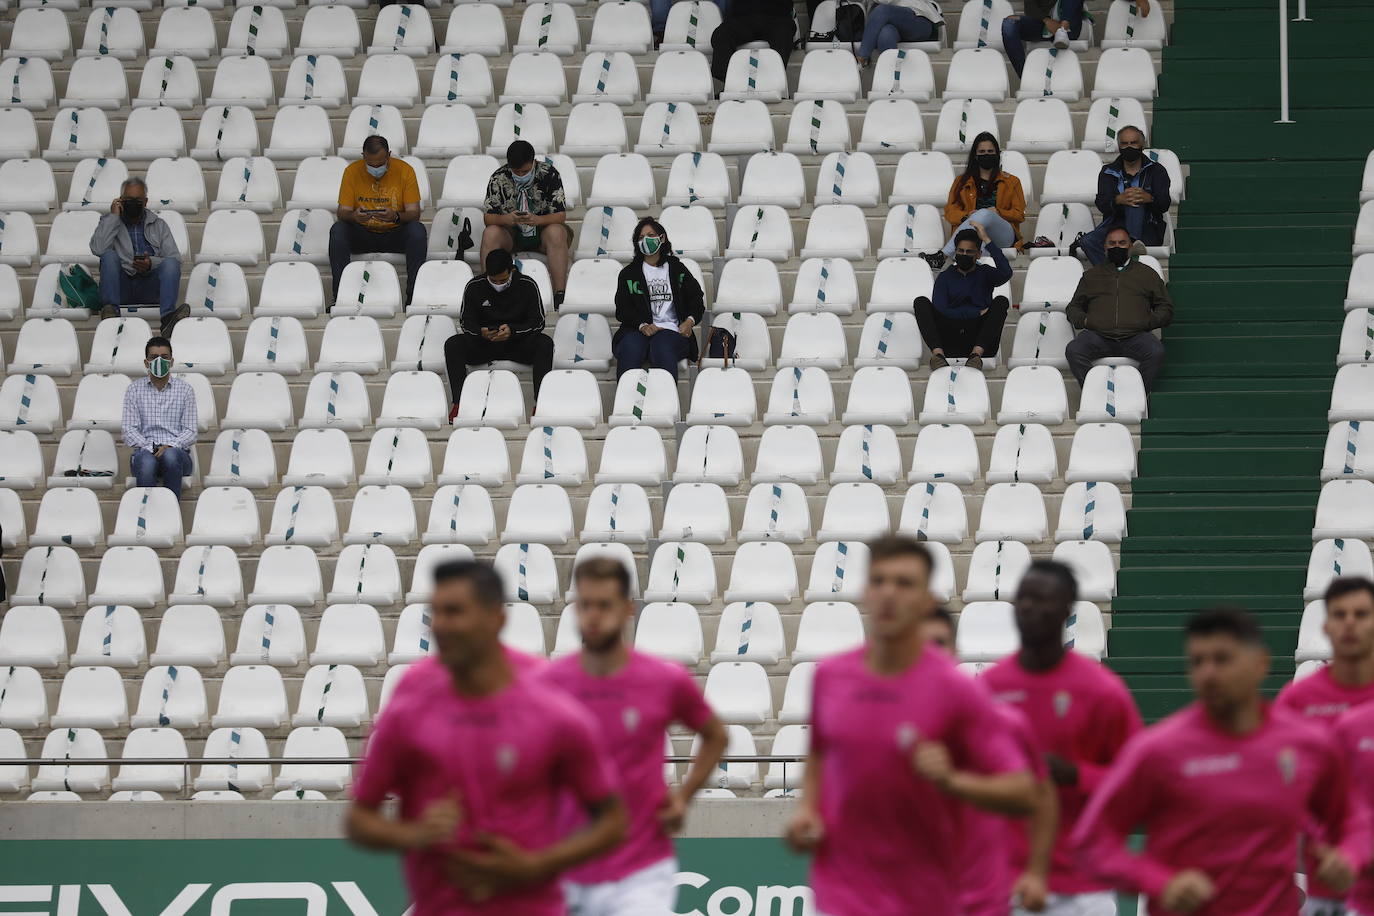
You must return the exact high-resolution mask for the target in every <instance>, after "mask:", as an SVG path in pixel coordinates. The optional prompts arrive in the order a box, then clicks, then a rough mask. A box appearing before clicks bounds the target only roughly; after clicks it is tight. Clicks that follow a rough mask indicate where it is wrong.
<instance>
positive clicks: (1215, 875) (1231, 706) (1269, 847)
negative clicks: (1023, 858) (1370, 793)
mask: <svg viewBox="0 0 1374 916" xmlns="http://www.w3.org/2000/svg"><path fill="white" fill-rule="evenodd" d="M1186 653H1187V657H1188V676H1189V679H1190V680H1191V682H1192V685H1193V690H1194V692H1195V693H1196V694H1197V697H1198V702H1196V703H1194V704H1192V705H1190V706H1188V707H1186V708H1184V709H1183V710H1181V711H1179V712H1177V713H1175V714H1174V715H1172V716H1170V717H1169V718H1167V719H1165V720H1164V721H1163V722H1160V723H1159V724H1157V725H1155V726H1154V727H1152V728H1149V729H1146V730H1145V731H1144V732H1141V733H1140V734H1138V735H1136V736H1135V737H1134V738H1132V739H1131V740H1130V741H1129V742H1128V743H1127V744H1126V747H1125V749H1124V750H1123V751H1122V753H1121V756H1120V757H1119V758H1117V761H1116V763H1115V764H1113V765H1112V768H1111V770H1110V771H1109V772H1108V774H1107V776H1106V778H1105V779H1104V780H1103V781H1102V784H1101V786H1099V787H1098V790H1097V792H1096V793H1094V795H1093V797H1092V799H1091V800H1090V801H1089V802H1088V808H1087V810H1086V811H1084V812H1083V815H1082V817H1081V818H1080V819H1079V822H1078V827H1077V829H1076V830H1075V831H1074V835H1073V845H1074V848H1075V850H1076V852H1077V853H1078V856H1079V862H1080V864H1081V865H1082V867H1083V868H1084V869H1086V870H1087V871H1089V872H1090V873H1092V874H1095V875H1097V876H1098V877H1099V878H1100V879H1101V880H1103V881H1106V882H1110V883H1112V884H1114V885H1115V886H1117V887H1119V888H1122V889H1124V890H1128V891H1140V892H1143V893H1145V894H1146V895H1148V897H1149V898H1150V913H1151V916H1172V914H1181V913H1189V914H1193V913H1195V914H1200V916H1275V914H1279V913H1296V912H1297V911H1298V909H1299V906H1300V895H1299V892H1298V887H1297V884H1296V883H1295V882H1294V880H1293V861H1294V858H1295V856H1296V854H1297V838H1298V833H1299V831H1300V830H1301V829H1302V827H1303V826H1304V824H1305V823H1306V822H1308V821H1309V820H1311V821H1314V822H1315V823H1316V824H1317V825H1319V826H1320V829H1321V833H1322V836H1321V840H1322V846H1321V849H1320V851H1319V860H1320V865H1319V867H1318V869H1317V876H1318V877H1319V878H1320V879H1321V880H1322V881H1323V882H1325V883H1326V884H1327V885H1329V886H1330V887H1333V888H1336V889H1337V890H1345V889H1348V888H1349V887H1350V885H1351V883H1352V881H1353V880H1354V877H1355V871H1356V869H1357V868H1358V867H1360V866H1362V865H1363V864H1364V861H1365V859H1366V858H1367V856H1366V853H1365V850H1364V849H1363V846H1364V845H1366V843H1367V840H1368V835H1367V831H1364V830H1363V829H1362V827H1361V820H1362V818H1361V816H1360V812H1359V810H1358V806H1354V805H1352V804H1351V803H1350V799H1349V793H1350V786H1349V778H1348V773H1347V767H1346V763H1345V759H1344V755H1343V754H1342V753H1341V752H1340V750H1339V748H1338V747H1337V746H1336V742H1335V741H1334V739H1333V738H1332V737H1331V736H1330V735H1329V734H1328V733H1327V732H1326V731H1325V730H1323V729H1321V728H1318V727H1316V726H1314V725H1312V724H1311V723H1310V722H1306V721H1304V720H1302V719H1300V718H1299V717H1297V716H1294V715H1293V714H1292V713H1289V712H1287V711H1286V710H1282V709H1277V708H1275V707H1273V706H1271V705H1269V704H1267V703H1265V702H1264V700H1263V699H1262V697H1261V696H1260V685H1261V684H1262V683H1263V681H1264V678H1265V676H1266V675H1267V674H1268V673H1269V653H1268V650H1267V649H1266V648H1265V645H1264V640H1263V637H1262V635H1261V633H1260V628H1259V624H1258V623H1256V622H1255V619H1254V618H1253V617H1252V616H1250V615H1249V614H1248V613H1246V612H1245V611H1242V610H1240V609H1238V608H1228V607H1221V608H1216V609H1213V610H1210V611H1204V612H1202V613H1200V614H1198V615H1196V616H1195V617H1194V618H1193V619H1192V620H1191V621H1190V622H1189V624H1188V627H1187V647H1186ZM1137 827H1143V828H1144V831H1145V834H1146V840H1145V849H1144V851H1143V852H1142V853H1140V854H1135V853H1132V852H1131V851H1130V849H1129V848H1128V846H1127V838H1128V836H1129V835H1130V833H1131V832H1132V831H1133V830H1135V829H1136V828H1137Z"/></svg>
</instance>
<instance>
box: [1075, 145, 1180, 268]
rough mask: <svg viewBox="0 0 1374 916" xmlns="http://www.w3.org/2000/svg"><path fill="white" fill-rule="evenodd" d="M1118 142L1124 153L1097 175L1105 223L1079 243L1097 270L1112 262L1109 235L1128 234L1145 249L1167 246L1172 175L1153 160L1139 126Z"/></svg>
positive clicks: (1135, 252) (1140, 252) (1099, 206)
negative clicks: (1098, 267) (1110, 233)
mask: <svg viewBox="0 0 1374 916" xmlns="http://www.w3.org/2000/svg"><path fill="white" fill-rule="evenodd" d="M1116 141H1117V148H1118V149H1120V151H1121V154H1120V155H1119V156H1117V157H1116V159H1114V160H1113V161H1111V162H1109V163H1107V164H1106V165H1104V166H1102V171H1100V172H1098V173H1097V198H1096V200H1095V201H1094V203H1095V204H1096V206H1097V210H1098V212H1099V213H1101V214H1102V222H1100V223H1098V225H1097V228H1096V229H1094V230H1093V231H1092V232H1089V233H1086V234H1085V235H1084V236H1083V237H1082V238H1080V239H1079V240H1078V241H1076V242H1075V243H1074V247H1077V248H1081V249H1082V251H1083V254H1085V255H1087V258H1088V261H1089V262H1091V263H1092V264H1093V265H1094V266H1096V265H1098V264H1101V263H1103V262H1104V261H1106V260H1107V252H1106V243H1107V233H1108V232H1111V231H1112V230H1113V229H1125V230H1126V231H1127V232H1128V233H1130V236H1131V238H1133V239H1136V240H1138V241H1139V242H1140V243H1141V245H1143V246H1151V245H1163V244H1164V233H1165V231H1166V230H1167V229H1168V226H1169V204H1170V186H1169V172H1168V170H1167V169H1165V168H1164V166H1162V165H1160V164H1159V163H1158V162H1156V161H1154V160H1153V159H1151V158H1150V156H1149V153H1148V152H1147V151H1146V149H1145V133H1144V132H1143V131H1142V130H1141V129H1140V128H1138V127H1129V126H1128V127H1123V128H1121V130H1119V131H1117V134H1116ZM1072 250H1073V249H1072V248H1070V251H1072ZM1132 253H1133V254H1144V253H1145V252H1143V251H1139V250H1137V251H1134V252H1132Z"/></svg>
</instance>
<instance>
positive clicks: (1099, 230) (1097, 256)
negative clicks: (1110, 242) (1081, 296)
mask: <svg viewBox="0 0 1374 916" xmlns="http://www.w3.org/2000/svg"><path fill="white" fill-rule="evenodd" d="M1123 209H1124V210H1125V213H1124V214H1123V215H1122V217H1121V218H1120V219H1117V218H1116V217H1111V216H1109V217H1107V218H1106V219H1104V220H1103V221H1102V222H1101V223H1098V225H1097V227H1096V228H1094V229H1093V231H1091V232H1085V233H1083V237H1082V238H1081V239H1079V240H1078V247H1079V248H1080V249H1082V251H1083V254H1084V255H1086V256H1087V258H1088V262H1089V263H1090V264H1093V265H1097V264H1101V263H1102V262H1103V261H1105V260H1107V233H1108V232H1111V231H1112V230H1113V229H1117V228H1124V229H1125V230H1126V231H1127V232H1129V233H1130V234H1131V238H1133V239H1139V240H1140V241H1141V242H1143V243H1144V244H1146V245H1163V244H1164V236H1163V233H1160V232H1158V231H1151V230H1149V229H1147V228H1146V226H1147V221H1146V219H1145V215H1146V214H1145V208H1144V207H1125V208H1123Z"/></svg>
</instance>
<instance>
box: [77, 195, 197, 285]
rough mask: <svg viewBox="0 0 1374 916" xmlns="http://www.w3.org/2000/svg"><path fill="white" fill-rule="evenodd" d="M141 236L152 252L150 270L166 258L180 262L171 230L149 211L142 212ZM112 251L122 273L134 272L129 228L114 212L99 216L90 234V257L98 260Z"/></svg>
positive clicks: (179, 254) (132, 243) (179, 252)
mask: <svg viewBox="0 0 1374 916" xmlns="http://www.w3.org/2000/svg"><path fill="white" fill-rule="evenodd" d="M143 237H144V238H146V239H147V240H148V247H149V248H151V249H153V256H152V259H151V260H152V262H153V268H154V269H156V268H157V266H158V265H159V264H161V263H162V262H163V260H165V259H166V258H175V259H176V260H178V261H179V260H181V251H180V250H179V249H178V248H177V243H176V239H174V238H172V227H171V226H169V225H167V223H166V222H164V221H163V220H161V219H159V218H158V215H157V214H156V213H154V212H152V211H151V210H144V211H143ZM111 249H114V252H115V254H117V255H119V263H120V266H121V267H123V268H124V272H125V273H126V274H130V275H132V274H133V273H134V240H133V238H132V237H131V236H130V235H129V227H128V226H126V225H124V218H123V217H122V216H120V215H119V214H118V213H106V214H105V215H104V216H102V217H100V222H99V223H98V224H96V227H95V232H94V233H92V234H91V254H93V255H95V256H96V257H100V256H101V255H102V254H104V253H105V252H107V251H109V250H111Z"/></svg>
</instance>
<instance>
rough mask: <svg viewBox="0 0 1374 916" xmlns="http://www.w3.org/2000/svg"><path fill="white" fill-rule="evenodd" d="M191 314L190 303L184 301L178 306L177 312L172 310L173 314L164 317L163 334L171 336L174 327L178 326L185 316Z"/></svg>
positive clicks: (187, 316)
mask: <svg viewBox="0 0 1374 916" xmlns="http://www.w3.org/2000/svg"><path fill="white" fill-rule="evenodd" d="M190 315H191V307H190V306H189V305H187V304H186V303H184V302H183V303H182V304H181V305H179V306H177V309H176V311H175V312H172V314H170V315H167V316H165V317H164V318H163V319H162V336H163V337H171V336H172V329H173V328H175V327H176V326H177V322H178V321H180V320H181V319H183V318H189V317H190Z"/></svg>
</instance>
